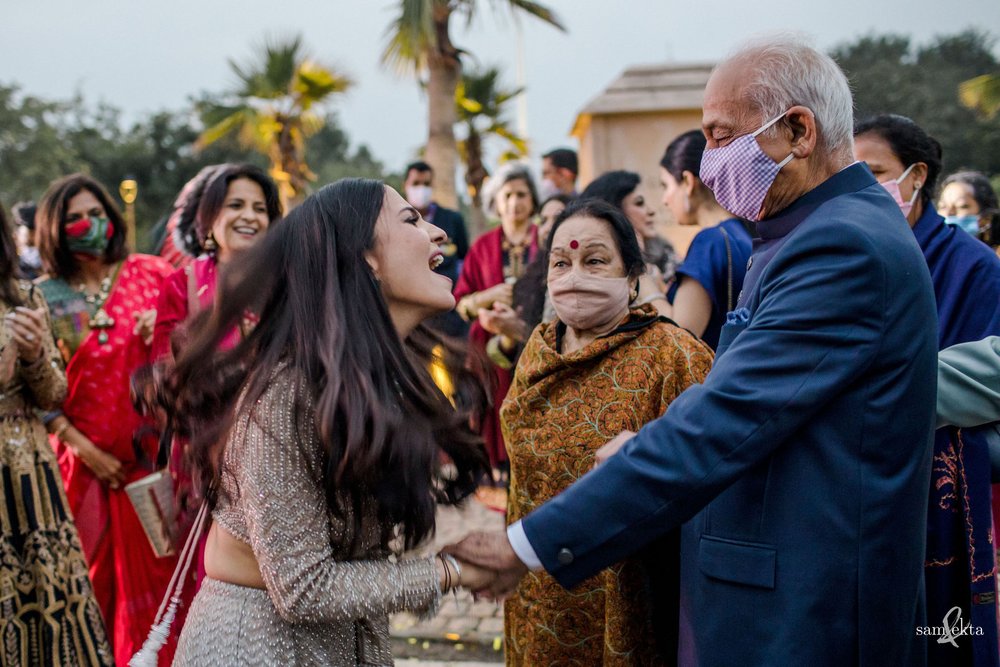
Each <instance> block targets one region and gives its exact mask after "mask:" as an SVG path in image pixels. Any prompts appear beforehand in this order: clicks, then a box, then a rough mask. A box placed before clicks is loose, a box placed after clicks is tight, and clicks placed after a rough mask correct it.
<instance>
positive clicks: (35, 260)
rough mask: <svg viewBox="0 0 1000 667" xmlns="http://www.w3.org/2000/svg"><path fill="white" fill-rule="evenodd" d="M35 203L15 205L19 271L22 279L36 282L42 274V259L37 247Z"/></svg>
mask: <svg viewBox="0 0 1000 667" xmlns="http://www.w3.org/2000/svg"><path fill="white" fill-rule="evenodd" d="M36 210H37V207H36V206H35V202H31V201H28V202H19V203H17V204H14V207H13V208H12V209H11V212H12V213H13V214H14V225H15V226H14V241H15V242H16V243H17V255H18V269H19V270H20V272H21V277H22V278H26V279H28V280H34V279H35V278H37V277H38V276H39V274H40V273H41V272H42V257H41V255H39V254H38V246H37V245H35V212H36Z"/></svg>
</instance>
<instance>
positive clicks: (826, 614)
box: [523, 164, 937, 667]
mask: <svg viewBox="0 0 1000 667" xmlns="http://www.w3.org/2000/svg"><path fill="white" fill-rule="evenodd" d="M758 232H759V234H760V236H761V237H762V240H760V241H758V242H757V244H756V247H755V251H754V256H753V258H752V260H751V267H750V270H749V272H748V274H747V280H746V284H745V287H744V293H743V294H742V295H741V297H740V303H739V307H738V308H737V310H736V311H734V313H732V314H730V316H729V322H727V324H726V326H725V327H724V329H723V332H722V339H721V340H720V346H719V350H718V356H717V358H716V361H715V365H714V367H713V369H712V371H711V373H710V374H709V375H708V378H707V379H706V381H705V383H704V384H703V385H696V386H694V387H691V388H690V389H688V390H687V391H686V392H684V393H683V394H682V395H681V396H680V397H678V398H677V399H676V400H675V401H674V403H673V404H672V405H671V406H670V408H669V409H668V410H667V412H666V414H665V415H664V416H663V417H661V418H660V419H658V420H656V421H654V422H652V423H650V424H648V425H647V426H646V427H645V428H643V429H642V431H640V433H639V434H638V435H637V436H636V437H635V438H633V439H632V440H631V441H630V442H628V443H627V444H626V445H625V447H624V448H623V449H622V451H621V452H619V454H618V455H617V456H614V457H612V459H611V460H610V461H608V462H607V463H605V464H604V465H602V466H601V467H600V468H599V469H598V470H596V471H593V472H591V473H590V474H588V475H586V476H584V477H583V478H582V479H581V480H579V481H578V482H577V483H576V484H574V485H573V486H572V487H571V488H570V489H569V490H567V491H566V492H565V493H563V494H562V495H560V496H558V497H557V498H555V499H553V500H552V501H551V502H549V503H548V504H546V505H545V506H543V507H541V508H539V509H538V510H536V511H535V512H533V513H532V514H530V515H529V516H528V517H526V518H525V519H524V521H523V527H524V530H525V534H526V535H527V537H528V539H529V541H530V542H531V544H532V546H533V547H534V549H535V551H536V552H537V554H538V556H539V558H540V559H541V561H542V563H543V564H544V566H545V569H546V570H548V571H549V572H550V573H551V574H552V575H554V576H555V577H556V579H557V580H558V581H559V582H560V583H561V584H563V585H564V586H567V587H570V586H573V585H574V584H576V583H578V582H579V581H581V580H583V579H584V578H586V577H589V576H591V575H593V574H595V573H596V572H598V571H599V570H601V569H602V568H604V567H607V566H608V565H610V564H612V563H615V562H617V561H619V560H621V559H623V558H624V557H626V556H628V555H629V554H631V553H634V552H635V551H637V550H638V549H640V548H641V547H642V546H644V545H645V544H648V543H649V542H650V541H652V540H653V539H655V538H657V537H658V536H660V535H663V534H664V533H666V532H667V531H670V530H671V529H673V528H676V527H677V526H679V525H681V524H682V523H684V522H688V523H687V525H685V526H684V529H683V531H682V533H683V537H682V555H681V563H682V565H681V568H682V574H681V627H680V632H681V651H680V655H681V658H682V663H686V664H699V665H706V666H714V665H720V666H728V665H810V666H816V665H831V666H834V665H836V666H837V667H843V666H845V665H879V666H881V665H921V664H924V662H925V661H926V655H925V653H926V648H925V646H926V645H925V643H924V641H925V638H924V637H920V636H917V632H916V628H917V626H918V625H924V624H925V621H924V619H923V615H924V613H923V599H924V598H923V595H924V589H923V555H924V538H925V533H926V523H927V489H928V486H929V482H930V470H931V434H932V431H933V428H934V406H935V393H936V383H937V380H936V362H937V315H936V311H935V305H934V292H933V290H932V287H931V281H930V276H929V273H928V270H927V265H926V263H925V262H924V258H923V256H922V255H921V253H920V248H919V247H918V246H917V243H916V241H915V239H914V237H913V234H912V233H911V232H910V229H909V228H908V227H907V224H906V221H905V219H904V218H903V216H902V214H901V213H900V211H899V208H898V207H897V206H896V204H895V203H894V202H893V200H892V198H891V197H889V195H888V194H887V193H886V192H885V190H884V189H883V188H882V187H880V186H879V185H878V184H877V183H876V181H875V179H874V178H873V177H872V175H871V172H870V171H869V170H868V168H867V167H866V166H864V165H861V164H855V165H853V166H850V167H848V168H846V169H844V170H843V171H841V172H839V173H838V174H836V175H834V176H833V177H831V178H830V179H828V180H827V181H826V182H825V183H823V184H821V185H820V186H819V187H818V188H816V189H815V190H812V191H811V192H809V193H807V194H806V195H804V196H803V197H801V198H800V199H799V200H797V201H796V202H795V203H793V204H792V205H791V206H790V207H789V208H788V209H786V210H785V211H782V212H781V213H780V214H779V215H778V216H776V217H773V218H771V219H769V220H765V221H762V222H761V223H759V224H758Z"/></svg>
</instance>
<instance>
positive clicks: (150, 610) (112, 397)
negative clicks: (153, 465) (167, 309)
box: [43, 255, 176, 665]
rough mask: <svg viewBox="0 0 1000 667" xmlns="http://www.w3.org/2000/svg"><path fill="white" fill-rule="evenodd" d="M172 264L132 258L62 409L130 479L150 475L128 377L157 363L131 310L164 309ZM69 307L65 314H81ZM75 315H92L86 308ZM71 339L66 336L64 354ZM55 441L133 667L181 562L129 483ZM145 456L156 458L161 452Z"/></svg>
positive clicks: (111, 624) (98, 583) (99, 591)
mask: <svg viewBox="0 0 1000 667" xmlns="http://www.w3.org/2000/svg"><path fill="white" fill-rule="evenodd" d="M172 270H173V268H172V267H171V266H170V265H169V264H168V263H167V262H165V261H164V260H162V259H160V258H157V257H150V256H146V255H131V256H130V257H129V258H128V259H126V260H125V261H124V262H123V264H122V266H121V269H120V271H119V274H118V277H117V279H116V281H115V284H114V286H113V288H112V290H111V292H110V294H109V296H108V299H107V301H106V302H105V303H104V310H105V312H106V313H107V314H108V315H109V316H110V317H111V318H113V319H114V325H113V326H112V327H111V328H109V329H105V330H104V331H105V332H106V333H107V335H108V339H107V341H106V342H103V343H102V342H100V340H99V332H98V331H96V330H90V331H87V330H86V328H84V329H83V330H82V331H81V334H82V335H83V338H82V341H81V342H80V344H79V346H78V347H77V348H76V350H75V351H74V352H73V353H72V358H71V359H70V361H69V365H68V366H67V368H66V379H67V383H68V391H67V398H66V400H65V402H64V403H63V406H62V410H63V413H64V414H65V415H66V417H67V418H68V419H69V420H70V422H72V424H73V426H75V427H76V428H77V429H78V430H79V431H81V432H82V433H83V434H84V435H86V436H87V437H88V438H89V439H90V440H91V441H92V442H93V443H94V444H95V445H97V446H98V447H99V448H101V449H102V450H103V451H105V452H108V453H109V454H111V455H112V456H114V457H115V458H117V459H118V460H119V461H121V462H122V465H123V466H124V468H125V471H126V479H125V483H126V484H128V483H130V482H133V481H135V480H137V479H139V478H141V477H143V476H144V475H146V474H148V473H149V470H147V469H144V468H142V467H141V466H140V465H139V462H138V461H137V460H136V455H135V452H134V450H133V444H132V442H133V435H134V434H135V433H136V431H137V430H138V429H139V428H140V427H141V426H143V425H144V422H143V419H142V418H141V417H140V416H139V415H138V414H137V413H136V412H135V410H134V409H133V408H132V402H131V399H130V396H129V378H130V376H131V374H132V373H133V372H134V371H135V370H136V369H138V368H139V367H141V366H143V365H145V364H148V363H149V361H150V347H149V346H148V345H146V344H145V343H144V342H143V341H142V339H141V338H140V337H139V336H137V335H135V334H134V333H133V328H134V326H135V320H134V319H133V316H134V315H135V314H136V313H140V312H143V311H145V310H148V309H150V308H155V307H156V303H157V299H158V297H159V292H160V284H161V282H162V280H163V279H164V278H165V277H166V276H167V275H168V274H169V273H170V272H171V271H172ZM43 289H44V288H43ZM61 305H62V306H63V308H61V310H65V311H68V312H70V313H72V311H73V310H74V308H73V307H72V306H68V307H67V305H66V304H61ZM53 309H54V311H57V310H59V309H57V308H56V307H55V306H54V307H53ZM55 314H56V313H55V312H54V315H55ZM72 317H74V318H75V319H76V320H77V321H79V320H81V319H86V318H81V317H80V313H79V312H76V313H74V314H73V315H72ZM70 345H71V344H70V343H68V342H67V341H65V340H61V341H60V347H61V348H62V349H63V350H65V351H68V350H69V347H70ZM53 440H55V442H54V447H55V449H56V454H57V456H58V457H59V466H60V469H61V471H62V476H63V482H64V484H65V485H66V495H67V498H68V500H69V504H70V507H71V508H72V511H73V515H74V517H75V518H76V525H77V528H78V530H79V533H80V541H81V543H82V545H83V551H84V555H85V556H86V558H87V562H88V564H89V567H90V577H91V579H92V580H93V582H94V591H95V593H96V595H97V599H98V602H99V604H100V606H101V610H102V612H103V614H104V617H105V622H106V624H107V627H108V630H109V633H108V634H109V635H111V637H112V643H113V645H114V653H115V660H116V662H117V663H118V664H119V665H126V664H128V661H129V660H130V659H131V658H132V656H133V654H134V653H135V652H136V651H138V650H139V648H141V646H142V643H143V641H145V639H146V636H147V634H148V632H149V629H150V627H151V625H152V623H153V618H154V616H155V615H156V611H157V609H158V607H159V604H160V601H161V599H162V597H163V594H164V591H165V590H166V587H167V583H168V582H169V581H170V577H171V575H172V573H173V570H174V566H175V564H176V559H175V558H173V557H168V558H157V557H156V556H155V555H154V554H153V550H152V548H151V547H150V546H149V542H148V540H147V539H146V535H145V533H144V532H143V529H142V525H141V524H140V523H139V519H138V517H137V516H136V514H135V510H134V509H133V508H132V504H131V503H130V502H129V499H128V496H127V495H126V493H125V491H124V488H119V489H111V488H109V487H108V486H107V485H106V484H104V483H103V482H101V481H100V480H99V479H97V477H95V476H94V474H93V473H92V472H91V471H90V469H89V468H88V467H87V466H86V465H85V464H84V463H83V462H82V461H81V460H80V459H78V458H77V457H76V456H75V455H74V454H73V453H72V452H71V451H70V449H69V448H68V447H67V446H66V445H65V444H64V443H63V442H61V441H58V440H56V439H55V438H53ZM147 442H148V439H147ZM152 446H153V447H155V441H154V442H153V443H152ZM150 448H151V446H147V449H150ZM146 455H147V456H148V457H149V460H150V461H154V460H155V459H156V452H155V451H146ZM174 645H175V641H172V642H170V643H169V644H168V645H167V646H165V647H164V648H163V650H162V651H161V652H160V660H161V664H170V662H171V660H172V659H173V653H174V647H175V646H174Z"/></svg>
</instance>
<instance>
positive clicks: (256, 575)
mask: <svg viewBox="0 0 1000 667" xmlns="http://www.w3.org/2000/svg"><path fill="white" fill-rule="evenodd" d="M205 574H207V575H208V576H210V577H211V578H213V579H217V580H219V581H224V582H226V583H229V584H236V585H237V586H246V587H247V588H264V578H263V577H261V576H260V566H259V565H257V557H256V556H254V554H253V549H251V548H250V545H249V544H247V543H246V542H242V541H240V540H238V539H237V538H236V537H234V536H233V535H232V534H231V533H229V532H227V531H226V529H225V528H221V527H220V526H219V524H217V523H213V524H212V527H211V529H209V531H208V542H207V544H206V545H205Z"/></svg>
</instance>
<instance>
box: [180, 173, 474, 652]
mask: <svg viewBox="0 0 1000 667" xmlns="http://www.w3.org/2000/svg"><path fill="white" fill-rule="evenodd" d="M444 238H445V235H444V233H443V232H442V231H441V230H440V229H438V228H436V227H434V226H433V225H430V224H429V223H427V222H425V221H424V220H423V219H422V218H421V217H420V214H419V213H418V212H417V211H416V210H415V209H413V208H412V207H411V206H409V205H408V204H407V203H406V202H405V201H404V200H403V199H402V197H400V196H399V194H397V193H396V192H395V191H394V190H392V189H391V188H388V187H386V186H384V185H383V184H382V183H380V182H378V181H367V180H360V179H345V180H342V181H338V182H337V183H334V184H332V185H329V186H326V187H325V188H323V189H322V190H320V191H319V192H318V193H316V194H315V195H313V196H311V197H309V198H308V199H306V201H305V202H303V204H302V205H301V206H299V207H298V208H297V209H296V210H295V211H294V212H293V213H291V214H290V215H289V216H288V218H286V219H285V220H284V221H282V222H280V223H277V224H276V225H275V226H274V229H273V230H272V231H271V232H270V233H269V234H268V235H267V237H266V238H265V239H263V240H262V241H261V242H260V243H258V244H257V245H256V246H255V247H254V248H253V249H251V250H250V251H248V254H247V256H246V257H245V258H244V259H243V260H242V261H241V262H240V263H239V265H238V266H234V267H232V268H231V269H230V270H229V271H228V272H227V273H226V274H224V275H223V277H222V285H221V290H222V292H221V294H222V295H223V297H224V298H220V299H218V300H217V302H216V303H217V304H219V305H217V306H216V308H215V310H214V311H212V312H211V313H210V315H209V314H206V315H208V317H207V322H206V323H205V324H204V326H202V327H201V328H198V327H197V326H196V329H195V333H194V337H193V339H192V340H191V343H190V346H189V347H188V349H187V350H186V352H185V353H184V354H183V355H182V356H181V358H180V359H179V360H178V362H177V367H176V370H175V371H174V374H173V376H172V379H171V380H170V386H169V387H168V391H167V392H166V393H167V396H168V400H169V402H171V403H172V406H173V409H174V410H175V414H176V416H177V419H178V426H179V427H180V428H181V429H182V430H183V431H186V432H187V433H188V434H189V435H190V436H191V437H192V438H193V444H194V447H193V451H194V452H195V457H196V458H195V461H194V464H195V465H194V468H195V471H196V474H197V475H199V476H200V481H201V483H202V485H203V486H204V488H205V489H206V491H208V495H207V497H208V498H209V499H210V502H211V504H212V519H213V525H212V527H211V529H210V533H209V539H208V545H207V549H206V554H205V569H206V574H207V579H206V580H205V582H204V584H203V585H202V587H201V589H200V591H199V593H198V596H197V597H196V598H195V601H194V603H193V605H192V607H191V610H190V612H189V615H188V617H187V621H186V623H185V625H184V629H183V632H182V634H181V639H180V646H179V647H178V652H177V657H176V661H175V663H174V664H175V665H246V664H254V665H272V664H274V665H278V664H280V665H290V664H295V665H391V664H392V655H391V650H390V647H389V641H388V628H389V624H388V616H389V614H390V613H393V612H397V611H402V610H408V611H412V612H416V613H418V614H432V613H434V611H435V609H436V607H437V604H438V602H439V600H440V598H441V595H442V594H443V593H444V592H446V591H447V590H448V589H449V588H453V587H455V586H458V585H462V586H466V587H469V588H472V589H474V590H475V589H479V588H483V587H484V586H485V584H486V583H487V582H488V580H489V578H490V575H489V573H487V572H486V571H483V570H480V569H478V568H475V567H473V566H470V565H461V566H459V565H458V564H457V563H456V562H455V561H454V560H453V559H451V558H450V557H447V556H444V557H428V558H418V559H410V560H406V559H402V558H400V553H401V551H402V550H403V549H407V548H411V547H413V546H415V545H417V544H418V543H420V542H421V541H422V540H423V539H424V538H426V537H428V536H429V535H430V534H431V533H432V532H433V530H434V509H435V504H436V501H445V502H456V501H457V500H459V499H460V498H461V497H463V496H464V495H467V494H468V493H470V492H471V491H472V490H473V489H474V488H475V486H476V484H477V482H478V481H479V480H480V479H481V478H482V475H483V474H485V472H486V470H487V468H486V465H487V464H486V458H485V453H484V451H483V448H482V445H481V443H480V442H479V441H478V439H477V438H476V437H475V436H473V435H472V434H471V433H470V431H469V429H468V427H467V424H468V423H469V421H468V415H467V414H465V413H464V411H463V410H461V409H459V410H456V409H455V408H454V407H453V406H452V403H451V402H450V401H449V398H448V397H446V396H444V395H443V394H442V393H441V392H440V391H439V390H438V389H437V388H436V387H435V385H434V383H433V382H432V380H431V378H430V376H429V374H428V372H427V370H426V363H425V362H426V358H427V354H428V353H430V351H431V350H437V351H438V354H440V351H441V350H445V353H444V356H445V357H446V361H451V362H456V364H457V365H456V366H455V367H454V368H453V371H454V373H455V376H454V377H455V379H456V381H457V382H458V387H459V391H458V392H457V393H458V395H459V396H468V395H469V394H468V392H467V391H466V389H467V388H470V387H473V386H474V384H475V383H474V379H473V378H472V377H469V376H468V372H467V371H463V370H462V366H461V363H462V360H463V357H464V355H463V354H462V353H461V351H460V350H454V351H449V350H448V348H447V347H442V344H441V343H440V341H436V340H435V339H433V338H432V334H430V333H429V332H428V331H426V330H425V329H424V328H423V327H421V322H422V321H423V320H425V319H426V318H427V317H429V316H431V315H434V314H436V313H439V312H444V311H447V310H449V309H451V308H453V307H454V298H453V297H452V295H451V281H450V280H449V279H448V278H445V277H443V276H440V275H438V274H437V273H435V272H434V271H433V269H434V268H435V266H436V265H437V264H438V263H439V261H440V258H441V251H440V250H439V249H438V244H439V243H441V242H442V241H443V240H444ZM248 313H253V314H254V315H253V318H254V319H255V320H256V324H255V326H254V328H253V331H252V333H250V334H249V335H248V336H247V337H246V338H245V339H244V340H243V341H242V342H241V343H240V344H239V345H238V346H236V347H235V348H234V349H233V350H231V351H228V352H221V353H219V352H216V349H217V347H218V341H219V339H220V338H221V337H223V336H224V335H225V333H226V332H227V331H229V330H230V329H231V328H232V327H233V325H234V324H236V323H238V322H239V321H241V320H242V319H243V318H245V317H247V316H248ZM459 404H460V405H461V404H462V401H459ZM216 443H218V444H216ZM445 462H447V464H448V465H447V466H445V467H444V469H445V470H447V474H444V475H439V474H438V470H439V469H441V468H442V464H443V463H445ZM209 487H211V490H209Z"/></svg>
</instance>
